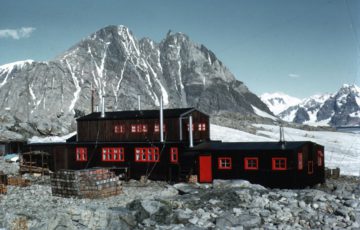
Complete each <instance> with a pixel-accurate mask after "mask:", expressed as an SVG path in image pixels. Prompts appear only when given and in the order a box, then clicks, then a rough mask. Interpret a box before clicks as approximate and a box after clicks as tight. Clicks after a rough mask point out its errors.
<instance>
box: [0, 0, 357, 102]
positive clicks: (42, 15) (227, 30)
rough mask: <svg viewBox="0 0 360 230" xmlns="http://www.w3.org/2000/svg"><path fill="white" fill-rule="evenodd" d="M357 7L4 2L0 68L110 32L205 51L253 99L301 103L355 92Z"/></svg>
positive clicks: (201, 1)
mask: <svg viewBox="0 0 360 230" xmlns="http://www.w3.org/2000/svg"><path fill="white" fill-rule="evenodd" d="M358 12H360V1H358V0H246V1H245V0H227V1H220V0H198V1H194V0H178V1H172V0H152V1H150V0H143V1H140V0H132V1H130V0H129V1H122V0H121V1H120V0H117V1H116V0H113V1H108V0H102V1H100V0H99V1H95V0H62V1H47V0H43V1H40V0H32V1H27V0H22V1H15V0H4V1H2V2H1V7H0V65H1V64H5V63H9V62H13V61H18V60H24V59H33V60H36V61H46V60H51V59H53V58H55V57H56V56H57V55H59V54H61V53H62V52H64V51H65V50H67V49H68V48H70V47H71V46H72V45H74V44H75V43H77V42H78V41H80V40H81V39H82V38H84V37H86V36H88V35H89V34H91V33H93V32H95V31H97V30H98V29H100V28H102V27H104V26H107V25H120V24H121V25H125V26H127V27H129V28H130V29H131V30H132V32H133V33H134V35H135V36H136V37H137V38H141V37H149V38H151V39H153V40H155V41H157V42H160V41H161V40H162V39H163V38H164V37H165V35H166V33H167V31H168V30H169V29H171V30H172V31H174V32H183V33H185V34H188V35H189V36H190V38H191V39H192V40H193V41H195V42H197V43H201V44H204V45H205V46H206V47H208V48H209V49H210V50H212V51H213V52H214V53H215V54H216V55H217V57H218V58H219V59H220V60H221V61H222V62H223V63H224V64H225V65H226V66H227V67H228V68H229V69H230V71H231V72H232V73H233V74H234V75H235V76H236V77H237V79H239V80H241V81H243V82H245V84H246V85H247V86H248V87H249V88H250V90H252V91H253V92H255V93H257V94H261V93H264V92H275V91H282V92H285V93H287V94H290V95H293V96H297V97H306V96H310V95H313V94H316V93H323V92H335V91H336V90H337V89H338V88H339V87H341V85H342V84H344V83H348V84H353V83H355V84H358V85H360V60H359V59H360V44H359V40H360V14H359V13H358Z"/></svg>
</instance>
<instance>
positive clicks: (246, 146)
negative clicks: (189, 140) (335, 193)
mask: <svg viewBox="0 0 360 230" xmlns="http://www.w3.org/2000/svg"><path fill="white" fill-rule="evenodd" d="M309 143H312V144H315V143H313V142H310V141H291V142H285V143H284V145H283V143H281V142H205V143H202V144H199V145H197V146H195V147H194V148H193V150H205V151H206V150H260V151H261V150H292V149H299V148H300V147H302V146H304V145H305V144H309Z"/></svg>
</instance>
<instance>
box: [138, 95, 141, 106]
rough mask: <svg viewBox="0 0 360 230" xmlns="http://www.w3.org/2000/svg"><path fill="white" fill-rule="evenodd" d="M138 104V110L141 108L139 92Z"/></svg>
mask: <svg viewBox="0 0 360 230" xmlns="http://www.w3.org/2000/svg"><path fill="white" fill-rule="evenodd" d="M138 106H139V110H141V102H140V94H139V95H138Z"/></svg>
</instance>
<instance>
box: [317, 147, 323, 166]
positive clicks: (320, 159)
mask: <svg viewBox="0 0 360 230" xmlns="http://www.w3.org/2000/svg"><path fill="white" fill-rule="evenodd" d="M317 162H318V166H322V165H323V162H324V154H323V152H322V151H321V150H318V151H317Z"/></svg>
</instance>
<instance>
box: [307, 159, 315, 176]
mask: <svg viewBox="0 0 360 230" xmlns="http://www.w3.org/2000/svg"><path fill="white" fill-rule="evenodd" d="M313 173H314V162H313V161H308V174H313Z"/></svg>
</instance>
